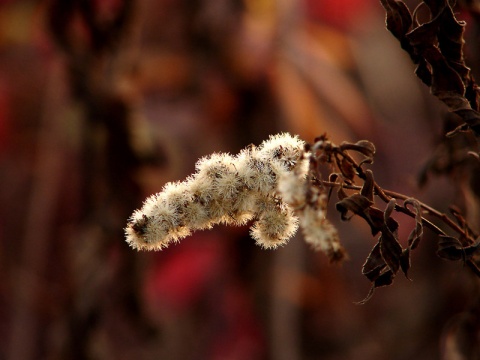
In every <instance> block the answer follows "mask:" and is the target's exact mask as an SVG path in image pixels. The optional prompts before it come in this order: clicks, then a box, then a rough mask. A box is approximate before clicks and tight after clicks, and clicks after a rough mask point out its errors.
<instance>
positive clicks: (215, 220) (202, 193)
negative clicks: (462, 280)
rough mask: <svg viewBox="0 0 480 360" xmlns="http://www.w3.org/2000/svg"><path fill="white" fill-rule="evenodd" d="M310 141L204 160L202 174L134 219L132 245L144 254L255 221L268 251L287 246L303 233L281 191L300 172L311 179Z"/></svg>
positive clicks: (279, 142)
mask: <svg viewBox="0 0 480 360" xmlns="http://www.w3.org/2000/svg"><path fill="white" fill-rule="evenodd" d="M303 150H304V142H303V141H302V140H300V139H298V138H297V137H296V136H295V137H294V136H291V135H290V134H287V133H284V134H279V135H275V136H271V137H270V138H269V139H268V140H266V141H264V142H263V143H262V144H261V145H260V146H259V147H255V146H249V147H247V148H246V149H243V150H242V151H241V152H240V153H239V154H238V155H236V156H232V155H229V154H225V153H217V154H212V155H209V156H207V157H204V158H202V159H200V160H199V161H198V162H197V164H196V173H195V174H193V175H191V176H190V177H188V178H187V179H186V180H184V181H182V182H171V183H167V184H166V185H165V186H164V188H163V189H162V191H161V192H159V193H158V194H155V195H152V196H150V197H149V198H147V199H146V201H145V202H144V204H143V206H142V208H141V209H139V210H136V211H135V212H134V213H133V215H132V216H131V217H130V219H129V222H128V225H127V228H126V229H125V233H126V238H127V242H128V243H129V245H130V246H131V247H133V248H135V249H138V250H158V249H162V248H164V247H166V246H168V245H169V244H170V243H171V242H175V241H178V240H180V239H182V238H184V237H186V236H188V235H189V234H191V232H192V231H194V230H201V229H210V228H211V227H212V226H213V225H215V224H220V223H224V224H232V225H243V224H246V223H247V222H248V221H250V220H253V225H252V227H251V236H252V237H253V238H254V239H255V241H256V242H257V244H258V245H260V246H262V247H264V248H267V249H268V248H276V247H277V246H279V245H283V244H285V243H286V242H287V241H288V239H290V238H291V237H292V236H293V235H294V234H295V232H296V230H297V228H298V218H297V217H296V216H295V215H294V213H293V210H292V207H291V206H290V205H288V203H287V202H285V201H284V200H283V199H282V197H281V196H280V195H279V193H278V192H277V185H278V180H279V179H280V178H282V177H285V176H286V174H288V173H290V172H292V170H293V169H294V168H295V177H300V178H302V177H305V174H306V171H307V168H308V163H307V161H306V160H304V159H303V156H302V154H303Z"/></svg>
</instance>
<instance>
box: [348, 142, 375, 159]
mask: <svg viewBox="0 0 480 360" xmlns="http://www.w3.org/2000/svg"><path fill="white" fill-rule="evenodd" d="M340 148H341V149H342V150H353V151H357V152H359V153H361V154H363V155H365V156H366V157H368V158H373V156H374V155H375V151H376V149H375V145H373V143H372V142H370V141H368V140H360V141H357V142H356V143H355V144H351V143H348V142H343V143H342V144H341V145H340Z"/></svg>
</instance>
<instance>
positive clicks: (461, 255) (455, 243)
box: [437, 236, 480, 261]
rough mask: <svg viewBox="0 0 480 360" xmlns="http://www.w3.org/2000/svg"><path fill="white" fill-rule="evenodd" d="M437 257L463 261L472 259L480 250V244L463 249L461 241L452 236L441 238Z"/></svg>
mask: <svg viewBox="0 0 480 360" xmlns="http://www.w3.org/2000/svg"><path fill="white" fill-rule="evenodd" d="M439 238H440V240H439V242H438V250H437V255H438V256H439V257H441V258H442V259H447V260H454V261H455V260H463V261H466V260H467V259H469V258H471V257H472V256H473V255H474V254H475V253H477V252H478V251H479V249H480V243H478V244H476V245H471V246H466V247H463V246H462V243H461V242H460V240H458V239H457V238H454V237H452V236H439Z"/></svg>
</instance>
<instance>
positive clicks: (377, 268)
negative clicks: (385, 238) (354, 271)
mask: <svg viewBox="0 0 480 360" xmlns="http://www.w3.org/2000/svg"><path fill="white" fill-rule="evenodd" d="M386 266H387V264H386V263H385V261H384V260H383V257H382V254H381V252H380V243H379V242H377V244H376V245H375V246H374V247H373V249H372V251H371V252H370V254H368V257H367V260H366V261H365V264H363V267H362V274H363V275H365V276H366V277H367V278H368V279H369V280H370V281H372V282H373V281H375V280H376V279H377V278H378V277H379V276H380V273H381V271H382V270H383V269H384V268H385V267H386Z"/></svg>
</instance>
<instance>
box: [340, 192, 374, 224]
mask: <svg viewBox="0 0 480 360" xmlns="http://www.w3.org/2000/svg"><path fill="white" fill-rule="evenodd" d="M339 191H340V190H339ZM372 205H373V202H372V201H371V200H369V199H368V198H366V197H365V196H363V195H360V194H353V195H350V196H348V197H346V198H344V199H342V200H340V201H339V202H337V204H336V205H335V207H336V209H337V211H338V212H340V216H341V218H342V220H344V221H346V220H350V219H351V216H347V214H348V212H352V213H353V214H354V215H360V216H362V215H363V213H364V212H365V210H366V209H368V208H369V207H370V206H372Z"/></svg>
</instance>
